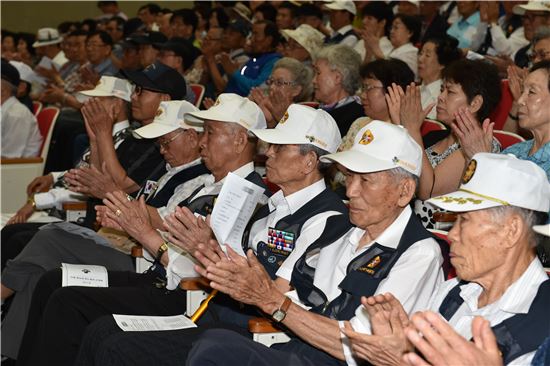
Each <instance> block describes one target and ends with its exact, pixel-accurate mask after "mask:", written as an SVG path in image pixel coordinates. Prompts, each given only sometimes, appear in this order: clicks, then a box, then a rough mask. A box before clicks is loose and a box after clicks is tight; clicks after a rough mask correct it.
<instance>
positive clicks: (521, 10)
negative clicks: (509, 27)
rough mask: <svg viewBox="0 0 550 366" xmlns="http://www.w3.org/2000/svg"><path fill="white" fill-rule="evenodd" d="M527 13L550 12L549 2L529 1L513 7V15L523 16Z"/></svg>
mask: <svg viewBox="0 0 550 366" xmlns="http://www.w3.org/2000/svg"><path fill="white" fill-rule="evenodd" d="M527 11H544V12H550V2H549V1H529V2H528V3H527V4H520V5H516V6H514V9H513V13H514V14H517V15H524V14H525V12H527Z"/></svg>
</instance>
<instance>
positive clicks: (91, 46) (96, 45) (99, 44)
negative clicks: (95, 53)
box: [86, 43, 106, 48]
mask: <svg viewBox="0 0 550 366" xmlns="http://www.w3.org/2000/svg"><path fill="white" fill-rule="evenodd" d="M105 46H106V44H103V43H86V47H90V48H100V47H105Z"/></svg>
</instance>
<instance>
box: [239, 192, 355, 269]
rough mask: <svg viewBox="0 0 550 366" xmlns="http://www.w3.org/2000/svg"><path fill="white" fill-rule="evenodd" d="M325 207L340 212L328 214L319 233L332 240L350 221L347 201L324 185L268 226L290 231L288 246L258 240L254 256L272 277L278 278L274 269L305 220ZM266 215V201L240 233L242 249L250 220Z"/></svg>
mask: <svg viewBox="0 0 550 366" xmlns="http://www.w3.org/2000/svg"><path fill="white" fill-rule="evenodd" d="M327 211H336V212H339V213H340V214H339V215H335V216H332V217H330V218H329V219H331V220H330V221H328V220H327V223H326V225H325V228H324V230H323V233H322V234H321V236H320V238H323V240H324V241H326V242H333V241H335V240H336V239H338V238H339V237H340V236H342V235H344V234H345V233H346V231H348V230H349V228H350V227H351V224H350V223H349V216H348V209H347V207H346V205H344V204H343V203H342V200H341V199H340V198H339V197H338V196H337V195H336V194H335V193H334V192H332V191H331V190H330V189H325V190H324V191H322V192H321V193H319V194H318V195H317V196H315V197H313V198H311V199H310V200H309V201H308V202H307V203H306V204H305V205H303V206H302V207H300V209H298V211H296V212H295V213H294V214H291V215H287V216H285V217H283V218H281V219H280V220H279V221H277V223H276V224H275V227H274V228H268V230H272V229H275V230H276V231H277V232H279V233H281V232H282V235H285V236H286V235H289V236H290V237H291V238H292V239H290V240H291V241H292V247H291V248H288V247H284V246H280V245H273V244H270V243H265V242H263V241H261V242H259V243H258V246H257V250H256V257H257V258H258V260H259V261H260V263H261V264H262V265H263V266H264V268H265V269H266V271H267V273H269V275H270V276H271V278H272V279H275V278H277V275H276V273H277V270H278V269H279V267H280V266H281V265H282V263H283V262H284V261H285V259H286V258H287V257H288V256H289V255H290V253H292V250H293V249H294V244H295V243H296V240H298V237H299V236H300V233H301V231H302V226H303V225H304V223H305V222H306V221H307V220H309V219H310V218H312V217H314V216H315V215H317V214H320V213H322V212H327ZM268 215H269V205H265V206H262V207H261V208H260V209H259V210H258V211H257V212H256V214H255V215H254V216H253V217H252V219H251V220H250V223H249V225H248V227H247V230H246V231H245V233H244V235H243V249H244V250H245V252H246V250H247V249H248V241H249V234H250V228H251V227H252V224H253V223H254V222H256V221H258V220H261V219H262V218H265V217H267V216H268ZM272 232H273V231H272ZM283 240H284V238H283Z"/></svg>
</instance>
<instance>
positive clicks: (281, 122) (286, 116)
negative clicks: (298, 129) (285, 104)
mask: <svg viewBox="0 0 550 366" xmlns="http://www.w3.org/2000/svg"><path fill="white" fill-rule="evenodd" d="M287 119H288V111H286V112H285V114H284V115H283V118H281V120H280V121H279V123H280V124H284V123H285V122H286V120H287Z"/></svg>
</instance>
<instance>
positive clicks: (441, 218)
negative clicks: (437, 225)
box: [433, 211, 457, 222]
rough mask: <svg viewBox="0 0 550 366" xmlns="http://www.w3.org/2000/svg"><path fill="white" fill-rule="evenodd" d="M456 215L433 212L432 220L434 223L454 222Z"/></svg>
mask: <svg viewBox="0 0 550 366" xmlns="http://www.w3.org/2000/svg"><path fill="white" fill-rule="evenodd" d="M456 218H457V214H456V213H454V212H441V211H438V212H434V214H433V219H434V221H435V222H455V221H456Z"/></svg>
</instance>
